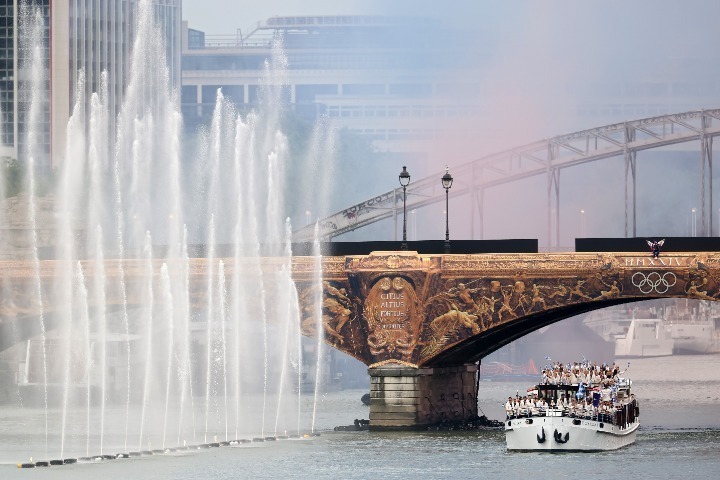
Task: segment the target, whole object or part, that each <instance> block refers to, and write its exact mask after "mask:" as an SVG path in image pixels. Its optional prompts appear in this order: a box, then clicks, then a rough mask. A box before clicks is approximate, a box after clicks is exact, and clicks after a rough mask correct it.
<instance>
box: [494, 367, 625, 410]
mask: <svg viewBox="0 0 720 480" xmlns="http://www.w3.org/2000/svg"><path fill="white" fill-rule="evenodd" d="M629 366H630V364H628V367H629ZM625 371H627V369H625V370H623V371H620V367H619V366H618V365H616V364H615V363H613V364H612V365H608V364H605V363H603V364H602V365H598V364H597V362H596V363H592V364H591V363H589V362H587V361H583V362H575V363H573V364H562V363H559V362H556V363H554V364H552V365H551V366H546V368H544V369H543V370H542V379H541V382H540V384H539V385H537V386H535V387H532V388H530V389H528V392H527V395H524V396H520V395H519V393H518V392H516V395H515V398H513V397H508V400H507V402H506V403H505V413H506V415H507V419H508V420H509V419H512V418H522V417H533V416H544V415H546V414H547V411H548V410H550V409H552V410H553V411H554V412H555V414H557V415H561V416H568V417H572V418H579V419H592V420H598V421H601V422H607V423H616V418H617V417H618V415H619V412H624V411H625V410H627V408H626V405H627V404H628V403H631V404H633V405H635V403H636V402H635V401H634V396H633V395H632V394H630V393H629V389H628V388H627V387H628V386H629V383H628V382H627V381H626V380H625V379H623V378H622V377H621V375H623V374H624V373H625ZM619 389H623V390H622V392H620V393H619ZM625 395H629V397H627V398H623V400H624V401H623V402H618V397H619V396H621V397H623V396H625ZM621 417H622V421H623V423H625V422H626V421H627V420H626V418H625V417H626V415H621ZM633 417H634V415H633ZM618 421H619V420H618Z"/></svg>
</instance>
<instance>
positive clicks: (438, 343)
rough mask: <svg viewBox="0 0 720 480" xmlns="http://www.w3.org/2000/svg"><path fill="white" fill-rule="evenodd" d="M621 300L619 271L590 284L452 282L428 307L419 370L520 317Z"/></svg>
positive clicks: (516, 279)
mask: <svg viewBox="0 0 720 480" xmlns="http://www.w3.org/2000/svg"><path fill="white" fill-rule="evenodd" d="M621 294H622V283H621V282H620V277H619V272H617V271H616V270H614V269H606V270H604V271H602V273H600V272H597V273H595V274H593V275H591V276H589V277H587V278H585V279H581V278H579V277H577V276H567V277H560V278H548V277H537V278H529V277H527V276H524V275H517V276H513V277H510V278H502V277H496V278H476V279H472V278H458V279H449V280H447V281H446V283H445V288H444V290H442V291H440V292H438V293H436V294H435V295H433V296H432V297H430V298H429V299H428V300H427V302H426V305H425V308H426V311H427V317H428V319H429V320H428V322H429V323H428V328H427V329H426V330H425V336H424V338H423V342H422V349H421V353H420V364H423V363H425V362H427V361H428V360H430V359H431V358H432V357H434V356H436V355H437V354H439V353H440V352H442V351H443V350H445V349H447V348H448V347H450V346H452V345H454V344H457V343H460V342H462V341H463V340H465V339H467V338H470V337H473V336H476V335H478V334H481V333H483V332H485V331H487V330H488V329H491V328H493V327H495V326H498V325H501V324H504V323H508V322H512V321H514V320H516V319H518V318H520V317H526V316H528V315H531V314H533V313H538V312H543V311H547V310H550V309H553V308H559V307H563V306H566V305H568V304H572V303H579V302H590V301H595V300H611V299H615V298H618V297H620V295H621Z"/></svg>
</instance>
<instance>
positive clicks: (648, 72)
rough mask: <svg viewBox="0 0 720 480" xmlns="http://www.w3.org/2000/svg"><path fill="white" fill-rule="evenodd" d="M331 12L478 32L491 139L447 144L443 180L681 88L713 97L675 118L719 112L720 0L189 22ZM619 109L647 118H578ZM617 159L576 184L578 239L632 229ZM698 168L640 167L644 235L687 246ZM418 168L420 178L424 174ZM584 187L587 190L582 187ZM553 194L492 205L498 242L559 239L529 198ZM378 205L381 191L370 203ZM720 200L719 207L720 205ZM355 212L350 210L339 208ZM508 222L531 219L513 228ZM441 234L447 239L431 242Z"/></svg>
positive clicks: (480, 134)
mask: <svg viewBox="0 0 720 480" xmlns="http://www.w3.org/2000/svg"><path fill="white" fill-rule="evenodd" d="M332 14H386V15H389V14H411V15H418V16H427V17H432V18H436V19H438V20H440V22H441V23H443V24H444V25H447V26H449V27H450V28H456V29H457V30H461V31H464V32H467V33H468V35H467V38H466V44H465V48H467V51H468V52H470V53H471V55H470V56H469V58H473V55H476V58H477V65H476V67H477V69H476V72H477V73H476V76H475V77H474V78H472V79H471V81H472V82H473V83H475V84H478V85H480V87H481V88H479V89H478V91H477V93H476V94H474V97H473V98H468V102H469V103H472V104H474V105H478V106H479V107H478V108H479V110H480V111H479V118H478V125H477V127H478V128H477V129H474V130H473V132H472V134H471V135H469V136H465V137H462V136H457V137H453V138H446V139H444V141H440V142H438V143H437V146H436V147H437V155H434V157H433V158H436V159H437V160H436V161H435V163H432V164H430V165H428V166H427V169H426V170H427V171H441V170H442V169H443V167H444V165H445V164H446V163H449V164H450V165H451V166H452V165H453V162H454V163H456V164H457V163H464V162H466V161H469V160H471V159H473V158H479V157H481V156H483V155H487V154H491V153H495V152H498V151H502V150H505V149H508V148H511V147H514V146H517V145H523V144H525V143H529V142H532V141H535V140H539V139H542V138H547V137H550V136H554V135H560V134H564V133H569V132H573V131H578V130H581V129H584V128H593V127H598V126H601V125H604V124H607V123H613V122H621V121H624V120H632V119H635V118H642V117H643V116H652V115H655V114H659V113H664V112H663V111H652V110H645V106H646V105H647V104H649V103H652V102H655V103H657V100H658V98H657V97H658V96H657V95H655V98H649V96H648V95H647V94H646V92H647V90H648V88H652V86H653V85H663V86H665V87H663V88H666V87H667V88H670V89H672V88H675V86H677V85H680V86H682V85H683V84H692V85H695V86H699V87H700V88H701V90H702V92H701V93H699V94H697V95H674V94H673V92H668V93H666V94H663V95H664V96H663V95H660V97H662V98H661V99H660V103H661V104H664V108H665V109H666V110H667V111H668V112H682V111H687V110H691V109H700V108H717V107H719V106H720V82H718V81H717V80H716V79H717V78H720V51H719V50H718V49H717V48H716V46H717V45H720V29H718V28H717V27H716V22H717V19H718V18H720V1H717V0H687V1H678V0H635V1H632V2H628V1H626V0H604V1H597V0H585V1H578V0H553V1H540V0H536V1H533V0H485V1H481V0H446V1H444V2H439V1H437V0H345V1H341V0H332V1H331V0H265V1H262V2H235V1H228V0H185V1H184V3H183V17H184V19H185V20H188V21H189V24H190V26H191V27H192V28H196V29H199V30H203V31H205V32H206V33H207V34H233V33H235V32H236V29H237V28H241V29H242V31H243V33H247V32H248V29H249V28H250V27H251V26H252V25H253V24H254V23H256V22H258V21H264V20H266V19H267V18H268V17H270V16H273V15H332ZM668 86H669V87H668ZM633 88H635V89H637V91H633ZM608 103H612V104H616V106H619V107H622V106H623V105H625V106H627V105H628V104H631V105H632V104H638V105H639V107H638V109H637V113H626V112H625V111H623V108H619V109H617V110H619V111H620V113H615V112H614V111H613V110H614V107H613V108H609V109H608V113H607V115H605V116H604V117H602V118H598V116H593V117H585V118H583V117H581V116H578V114H577V112H578V111H579V110H580V109H581V108H582V107H583V106H584V105H603V104H605V106H608V105H607V104H608ZM661 107H662V105H661ZM625 110H627V108H625ZM628 116H631V118H627V117H628ZM459 130H460V129H458V131H459ZM716 143H720V142H716ZM696 150H697V149H696ZM716 150H717V147H716ZM616 160H617V159H612V160H609V161H607V162H596V163H597V164H592V165H587V166H583V167H577V168H574V169H571V170H569V171H568V172H566V173H563V180H562V182H563V187H562V198H561V202H562V204H563V208H564V210H563V213H562V215H563V217H566V218H563V219H561V223H562V224H564V225H568V224H573V225H575V226H576V227H577V228H576V229H575V230H579V228H580V220H579V215H578V212H579V211H580V210H581V209H583V210H585V212H586V222H587V230H586V234H587V236H622V234H623V231H622V229H621V227H620V226H621V225H622V222H617V221H615V220H614V219H616V218H617V216H618V213H619V212H622V211H623V210H622V208H623V199H624V190H623V188H624V183H623V176H622V172H623V168H622V159H620V161H619V162H618V161H616ZM694 160H695V158H694V157H693V156H692V155H690V156H685V157H683V156H680V155H674V154H673V153H672V152H669V153H666V154H665V157H664V158H663V159H661V160H657V161H656V160H654V159H653V160H650V159H649V157H648V156H647V155H645V154H640V155H639V160H638V172H639V174H638V175H639V181H638V195H639V197H638V205H639V207H640V209H641V211H643V212H646V213H647V214H643V215H641V218H640V220H639V222H640V224H639V227H640V228H639V234H645V235H651V234H652V235H655V234H661V233H662V232H666V231H671V232H672V233H674V234H675V235H684V234H686V227H687V218H686V217H687V215H688V213H687V212H690V210H691V208H693V207H697V206H698V205H699V203H700V201H699V200H700V198H699V197H700V196H699V194H696V193H694V192H692V190H699V180H698V178H699V161H694ZM651 162H655V164H652V163H651ZM656 165H657V166H656ZM397 169H398V170H399V167H398V168H397ZM418 170H419V168H418V167H417V166H415V167H414V168H413V171H415V172H417V171H418ZM575 177H578V178H579V179H585V181H578V182H575V181H574V180H575ZM587 179H591V180H594V181H587ZM386 180H387V182H388V183H387V184H384V183H383V184H382V185H377V184H376V185H375V187H374V188H376V189H377V190H378V191H386V190H387V189H390V188H394V187H395V185H394V183H393V180H394V179H392V178H390V179H386ZM718 180H720V179H718ZM718 180H716V181H718ZM678 183H681V184H682V185H683V186H682V188H681V187H679V186H678ZM545 188H546V187H545V184H544V181H539V182H535V183H532V184H530V183H528V184H526V185H520V184H514V185H513V186H512V187H511V189H509V190H507V191H504V192H501V193H498V194H497V195H496V196H495V197H494V198H493V199H488V200H487V204H488V205H489V207H488V210H489V211H488V212H486V219H487V222H488V224H489V226H488V231H486V234H487V235H488V236H490V237H494V238H498V236H499V237H500V238H503V237H504V238H513V237H514V238H536V237H538V236H540V235H541V234H540V235H538V233H537V232H545V231H546V229H545V227H544V226H543V225H544V221H545V213H544V212H543V211H541V210H544V208H540V209H539V208H538V205H537V202H536V201H529V200H528V197H529V196H530V195H529V194H528V192H534V194H533V196H536V197H538V198H541V199H542V198H544V196H545V193H544V189H545ZM518 190H520V191H521V192H522V194H519V193H518ZM668 192H673V193H674V192H677V195H670V194H668ZM373 193H377V192H368V195H370V194H373ZM716 202H717V203H716V204H718V205H720V196H718V198H716ZM541 203H543V202H541ZM349 204H350V203H348V205H349ZM346 206H347V205H342V206H338V208H337V210H340V209H341V208H344V207H346ZM565 206H567V208H565ZM453 211H456V209H455V210H453ZM533 212H535V213H533ZM666 212H672V213H671V214H670V215H666ZM459 217H460V218H462V216H460V215H459ZM507 218H518V219H522V220H518V221H517V222H508V221H506V219H507ZM528 218H529V220H528ZM666 218H671V219H672V221H670V222H668V221H667V220H664V219H666ZM533 222H534V223H533ZM669 223H672V226H670V225H669ZM493 225H502V229H501V230H498V229H496V230H495V231H493V230H492V228H493ZM716 225H717V220H716ZM438 228H440V227H438ZM716 228H717V227H716ZM456 231H457V229H456ZM441 234H442V232H441V231H439V230H438V231H437V232H429V233H428V234H427V235H428V236H437V235H441ZM575 236H579V231H572V230H570V229H569V230H568V231H567V235H566V240H565V241H567V242H569V241H571V240H572V238H574V237H575Z"/></svg>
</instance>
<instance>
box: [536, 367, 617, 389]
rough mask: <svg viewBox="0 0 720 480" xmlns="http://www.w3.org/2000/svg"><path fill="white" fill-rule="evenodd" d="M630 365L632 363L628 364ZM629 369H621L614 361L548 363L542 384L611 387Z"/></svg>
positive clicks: (543, 373)
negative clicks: (600, 363) (608, 362)
mask: <svg viewBox="0 0 720 480" xmlns="http://www.w3.org/2000/svg"><path fill="white" fill-rule="evenodd" d="M628 367H630V364H628ZM626 371H627V369H625V370H623V371H620V366H619V365H616V364H615V363H614V362H613V364H612V365H608V364H606V363H603V364H602V365H598V363H597V362H594V363H592V364H591V363H590V362H588V361H583V362H582V363H579V362H575V363H573V364H570V363H568V364H564V365H563V364H562V363H560V362H555V363H553V364H552V365H546V366H545V368H543V369H542V372H541V375H542V380H541V384H542V385H579V384H583V385H586V386H595V385H600V386H603V387H611V386H613V385H615V383H616V381H617V380H618V379H619V378H620V375H623V374H624V373H625V372H626Z"/></svg>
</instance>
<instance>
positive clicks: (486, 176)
mask: <svg viewBox="0 0 720 480" xmlns="http://www.w3.org/2000/svg"><path fill="white" fill-rule="evenodd" d="M718 135H720V109H707V110H695V111H689V112H682V113H675V114H669V115H660V116H655V117H649V118H642V119H638V120H631V121H626V122H620V123H614V124H610V125H603V126H600V127H596V128H591V129H587V130H580V131H577V132H572V133H569V134H565V135H558V136H555V137H552V138H548V139H545V140H539V141H536V142H533V143H530V144H527V145H523V146H520V147H516V148H512V149H509V150H506V151H503V152H499V153H495V154H492V155H488V156H485V157H482V158H478V159H476V160H473V161H471V162H468V163H465V164H463V165H459V166H454V167H453V168H452V174H453V176H454V178H455V182H454V184H453V188H452V189H451V190H450V191H449V194H450V197H461V196H465V198H468V199H469V200H468V205H469V206H470V208H471V211H470V216H469V218H468V219H467V223H468V225H469V228H470V238H471V239H474V238H480V239H482V238H483V226H484V225H483V217H484V215H483V210H484V204H485V201H484V198H485V194H486V191H488V190H489V189H492V188H493V187H497V186H499V185H503V184H507V183H510V182H515V181H518V180H522V179H526V178H530V177H538V176H540V177H545V181H546V187H547V188H546V192H547V197H546V198H545V199H544V201H545V203H546V206H547V209H546V214H547V220H546V224H547V238H548V246H551V245H552V244H553V242H552V239H554V244H555V246H556V247H558V246H559V245H560V243H559V242H560V173H561V172H562V171H563V170H566V169H568V168H570V167H574V166H577V165H581V164H584V163H588V162H593V161H598V160H603V159H607V158H612V157H621V158H622V159H623V162H624V179H625V199H624V200H625V211H624V222H625V223H624V232H625V236H626V237H628V236H629V237H635V236H637V222H636V220H637V207H636V204H637V202H636V181H637V179H636V164H637V154H638V153H639V152H642V151H645V150H651V149H656V148H662V147H668V146H671V145H679V144H686V143H689V144H691V145H692V144H695V145H698V146H699V149H698V160H699V161H700V162H699V163H700V172H699V173H700V183H699V185H698V190H697V191H698V192H699V194H700V198H699V201H700V202H699V203H700V209H699V216H700V230H699V232H698V233H699V235H701V236H705V235H710V233H711V232H712V231H713V220H714V216H713V182H712V177H713V173H712V168H713V139H714V138H715V137H717V136H718ZM441 175H442V173H437V174H436V175H432V176H431V177H427V178H423V179H421V180H417V181H413V182H411V183H410V184H409V185H408V187H407V204H406V206H407V209H408V210H414V209H420V208H424V207H427V206H429V205H433V204H435V203H439V202H444V201H445V191H444V190H443V188H442V186H441V185H440V181H439V179H440V176H441ZM402 202H403V192H402V188H397V189H394V190H391V191H388V192H384V193H382V194H379V195H375V196H373V197H372V198H369V199H367V200H365V201H362V202H360V203H357V204H355V205H352V206H350V207H348V208H345V209H343V210H340V211H339V212H336V213H333V214H331V215H328V216H327V217H325V218H322V219H320V221H319V222H318V223H319V237H320V238H321V239H324V240H330V239H332V238H335V237H338V236H341V235H343V234H345V233H348V232H351V231H353V230H357V229H360V228H363V227H365V226H367V225H371V224H373V223H375V222H379V221H381V220H385V219H389V218H392V219H393V220H394V222H395V232H396V235H397V231H398V228H397V225H398V219H399V218H400V219H401V217H402ZM542 202H543V199H537V203H538V204H542ZM618 216H619V217H620V218H622V213H620V212H618ZM553 225H554V229H553ZM553 230H554V231H553ZM313 236H314V226H313V225H308V226H304V227H302V228H300V229H298V230H296V231H295V232H293V241H296V242H301V241H311V240H312V239H313ZM395 240H397V238H395Z"/></svg>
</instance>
